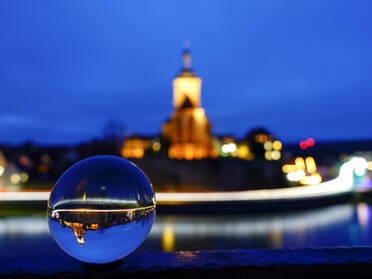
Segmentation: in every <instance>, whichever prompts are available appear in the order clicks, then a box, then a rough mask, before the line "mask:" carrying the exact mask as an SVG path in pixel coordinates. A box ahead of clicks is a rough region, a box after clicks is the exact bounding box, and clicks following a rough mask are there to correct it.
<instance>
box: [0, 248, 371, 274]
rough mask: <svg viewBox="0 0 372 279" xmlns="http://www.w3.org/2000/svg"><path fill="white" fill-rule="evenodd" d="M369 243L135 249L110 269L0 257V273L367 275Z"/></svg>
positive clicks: (60, 259)
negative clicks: (168, 250)
mask: <svg viewBox="0 0 372 279" xmlns="http://www.w3.org/2000/svg"><path fill="white" fill-rule="evenodd" d="M371 271H372V247H338V248H305V249H286V250H234V251H226V250H218V251H197V252H190V251H184V252H177V253H151V254H150V253H141V254H139V253H138V254H136V253H135V254H132V255H130V256H128V257H127V258H125V261H124V263H123V264H122V265H121V266H119V267H117V268H114V269H109V268H106V269H102V270H87V269H86V268H85V266H84V264H83V263H81V262H79V261H77V260H75V259H73V258H71V257H69V256H68V255H61V256H42V257H30V258H0V277H1V278H79V279H82V278H115V279H116V278H193V279H195V278H242V277H244V278H260V279H261V278H337V279H340V278H371V277H372V276H371V274H370V273H371Z"/></svg>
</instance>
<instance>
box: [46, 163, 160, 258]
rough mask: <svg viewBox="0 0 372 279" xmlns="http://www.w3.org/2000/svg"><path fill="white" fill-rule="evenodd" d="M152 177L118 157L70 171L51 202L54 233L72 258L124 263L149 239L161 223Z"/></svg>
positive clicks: (60, 244)
mask: <svg viewBox="0 0 372 279" xmlns="http://www.w3.org/2000/svg"><path fill="white" fill-rule="evenodd" d="M155 206H156V202H155V194H154V191H153V188H152V185H151V183H150V181H149V179H148V178H147V177H146V175H145V174H144V173H143V172H142V171H141V170H140V169H139V168H138V167H137V166H135V165H134V164H132V163H131V162H129V161H128V160H125V159H123V158H120V157H115V156H94V157H90V158H88V159H85V160H82V161H80V162H78V163H76V164H75V165H73V166H72V167H71V168H69V169H68V170H67V171H66V172H65V173H64V174H63V175H62V176H61V177H60V179H59V180H58V181H57V183H56V185H55V186H54V188H53V190H52V192H51V194H50V197H49V202H48V224H49V229H50V231H51V233H52V235H53V237H54V239H55V241H56V242H57V244H58V245H59V246H60V247H61V248H62V249H63V250H64V251H65V252H66V253H67V254H69V255H70V256H72V257H74V258H76V259H78V260H80V261H83V262H86V263H89V264H107V263H111V262H115V261H118V260H121V259H122V258H124V257H125V256H127V255H128V254H130V253H131V252H133V251H134V250H135V249H136V248H138V246H140V245H141V243H142V242H143V241H144V240H145V238H146V236H147V235H148V233H149V232H150V229H151V227H152V224H153V223H154V219H155Z"/></svg>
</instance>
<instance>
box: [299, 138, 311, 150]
mask: <svg viewBox="0 0 372 279" xmlns="http://www.w3.org/2000/svg"><path fill="white" fill-rule="evenodd" d="M308 147H309V145H308V144H307V142H306V141H304V140H303V141H301V142H300V148H301V149H306V148H308Z"/></svg>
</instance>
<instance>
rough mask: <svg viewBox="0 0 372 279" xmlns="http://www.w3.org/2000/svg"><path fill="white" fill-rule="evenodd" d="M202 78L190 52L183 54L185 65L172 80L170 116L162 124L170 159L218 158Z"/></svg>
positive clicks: (163, 137) (162, 135)
mask: <svg viewBox="0 0 372 279" xmlns="http://www.w3.org/2000/svg"><path fill="white" fill-rule="evenodd" d="M201 85H202V80H201V79H200V78H199V77H197V76H196V74H195V73H194V72H193V71H192V69H191V54H190V52H189V51H188V50H185V51H184V53H183V68H182V71H181V73H180V74H179V75H178V77H176V78H175V79H174V80H173V106H174V110H173V113H172V115H171V117H170V119H169V120H168V121H167V122H165V123H164V124H163V126H162V131H161V137H162V139H163V140H164V144H165V147H166V148H167V149H168V152H167V153H168V157H169V158H171V159H179V160H181V159H186V160H193V159H203V158H214V157H217V154H216V151H215V149H214V147H213V145H212V134H211V124H210V122H209V120H208V118H207V117H206V115H205V110H204V109H203V108H202V106H201Z"/></svg>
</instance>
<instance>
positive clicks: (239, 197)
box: [0, 157, 367, 204]
mask: <svg viewBox="0 0 372 279" xmlns="http://www.w3.org/2000/svg"><path fill="white" fill-rule="evenodd" d="M364 162H365V159H363V158H358V157H355V158H352V159H351V160H350V161H348V162H346V163H344V164H343V165H342V166H341V168H340V174H339V176H338V177H337V178H335V179H333V180H330V181H327V182H323V183H320V184H318V185H311V186H298V187H291V188H280V189H266V190H247V191H234V192H232V191H226V192H202V193H156V200H157V203H158V204H162V203H163V204H165V203H167V204H169V203H179V202H231V201H279V200H291V199H302V198H317V197H328V196H337V195H341V194H345V193H348V192H352V191H353V190H354V187H353V182H354V181H353V180H354V179H353V178H354V170H355V169H356V168H361V167H362V165H364V166H367V165H366V164H364ZM49 194H50V192H1V193H0V202H1V201H47V200H48V199H49ZM79 201H80V202H81V200H79ZM92 201H93V202H97V200H92ZM110 201H111V203H112V200H110ZM68 202H71V200H70V201H68ZM121 202H127V201H121Z"/></svg>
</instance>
